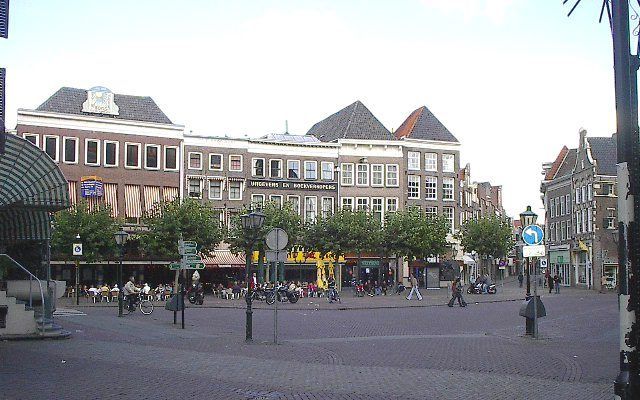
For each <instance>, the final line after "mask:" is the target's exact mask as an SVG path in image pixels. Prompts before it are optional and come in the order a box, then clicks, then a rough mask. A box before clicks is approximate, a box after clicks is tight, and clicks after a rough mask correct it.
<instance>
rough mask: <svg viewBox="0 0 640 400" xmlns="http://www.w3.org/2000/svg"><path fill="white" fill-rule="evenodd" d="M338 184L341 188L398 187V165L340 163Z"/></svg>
mask: <svg viewBox="0 0 640 400" xmlns="http://www.w3.org/2000/svg"><path fill="white" fill-rule="evenodd" d="M354 172H355V173H354ZM340 184H341V185H342V186H353V185H354V184H355V186H373V187H383V186H387V187H398V185H399V181H398V164H386V165H385V164H354V163H342V164H341V165H340Z"/></svg>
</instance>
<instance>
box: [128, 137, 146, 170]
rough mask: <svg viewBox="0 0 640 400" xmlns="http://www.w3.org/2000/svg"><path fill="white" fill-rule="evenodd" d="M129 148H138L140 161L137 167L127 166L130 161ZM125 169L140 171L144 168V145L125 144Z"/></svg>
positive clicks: (137, 162) (137, 161)
mask: <svg viewBox="0 0 640 400" xmlns="http://www.w3.org/2000/svg"><path fill="white" fill-rule="evenodd" d="M129 146H134V147H137V148H138V159H137V160H136V166H130V165H127V164H128V161H129V152H128V151H127V149H128V148H129ZM124 167H125V168H126V169H140V168H142V143H135V142H124Z"/></svg>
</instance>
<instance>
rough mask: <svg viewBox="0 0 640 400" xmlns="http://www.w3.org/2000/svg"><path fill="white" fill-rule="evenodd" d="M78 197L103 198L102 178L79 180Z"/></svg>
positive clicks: (87, 177)
mask: <svg viewBox="0 0 640 400" xmlns="http://www.w3.org/2000/svg"><path fill="white" fill-rule="evenodd" d="M80 181H81V183H80V196H82V197H102V196H104V187H103V185H102V178H98V177H97V176H85V177H82V179H81V180H80Z"/></svg>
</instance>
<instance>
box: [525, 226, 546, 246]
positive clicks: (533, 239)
mask: <svg viewBox="0 0 640 400" xmlns="http://www.w3.org/2000/svg"><path fill="white" fill-rule="evenodd" d="M543 239H544V232H543V231H542V228H540V227H539V226H538V225H528V226H527V227H525V228H524V230H523V231H522V241H523V242H524V243H525V244H527V245H528V246H535V245H537V244H540V243H542V240H543Z"/></svg>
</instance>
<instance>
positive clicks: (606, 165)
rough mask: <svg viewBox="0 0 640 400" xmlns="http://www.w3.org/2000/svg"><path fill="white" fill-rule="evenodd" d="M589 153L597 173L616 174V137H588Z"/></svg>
mask: <svg viewBox="0 0 640 400" xmlns="http://www.w3.org/2000/svg"><path fill="white" fill-rule="evenodd" d="M587 141H588V142H589V147H591V155H592V156H593V158H594V159H595V161H596V173H597V174H598V175H609V176H615V175H617V169H616V162H617V157H618V150H617V146H618V143H617V137H616V135H613V136H610V137H588V138H587Z"/></svg>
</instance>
